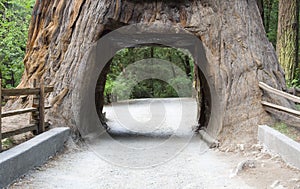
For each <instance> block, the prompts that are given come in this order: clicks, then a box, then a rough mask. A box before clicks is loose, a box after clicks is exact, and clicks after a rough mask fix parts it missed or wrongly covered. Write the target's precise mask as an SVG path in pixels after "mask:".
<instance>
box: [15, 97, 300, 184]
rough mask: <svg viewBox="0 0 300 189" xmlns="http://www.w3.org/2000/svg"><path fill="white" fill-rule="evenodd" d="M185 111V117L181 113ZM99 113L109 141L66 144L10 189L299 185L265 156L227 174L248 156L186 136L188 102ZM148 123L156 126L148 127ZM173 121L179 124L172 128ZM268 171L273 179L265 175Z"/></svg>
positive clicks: (192, 107) (191, 105)
mask: <svg viewBox="0 0 300 189" xmlns="http://www.w3.org/2000/svg"><path fill="white" fill-rule="evenodd" d="M150 104H151V105H150ZM161 105H163V106H164V107H165V113H164V115H165V116H163V118H162V117H160V118H154V117H157V116H155V114H157V113H160V114H161V113H162V112H160V111H159V110H158V108H161ZM119 108H129V112H131V114H132V115H134V116H133V117H132V118H130V119H129V118H128V120H131V121H133V120H135V121H133V122H126V120H127V118H126V116H124V115H123V114H122V115H117V114H118V112H119V111H121V110H120V109H119ZM186 109H188V110H189V114H188V115H187V114H185V113H182V112H183V111H185V110H186ZM179 110H180V111H181V113H180V111H179ZM105 111H106V112H107V117H108V119H109V126H110V127H111V129H110V132H111V133H113V134H112V137H111V138H104V139H103V140H102V141H101V143H99V145H96V146H98V147H92V148H91V146H88V145H84V144H83V145H81V146H80V147H79V146H76V145H72V142H69V145H68V149H67V150H66V152H65V153H63V154H61V155H58V156H57V157H55V158H53V159H52V160H50V161H49V162H48V163H47V164H46V165H44V166H42V167H39V168H37V169H35V170H33V171H31V172H30V173H29V174H28V175H26V176H25V177H24V178H22V179H21V180H19V181H18V182H16V183H14V184H13V185H12V186H11V187H10V188H49V189H50V188H67V189H68V188H70V189H76V188H92V189H94V188H101V189H102V188H197V189H199V188H209V189H211V188H230V189H232V188H233V189H238V188H241V189H247V188H270V186H271V185H272V184H274V183H275V182H277V181H278V182H279V183H277V184H276V183H275V184H274V188H276V187H277V188H278V187H284V186H285V185H284V184H285V183H284V182H286V187H287V188H289V187H292V186H295V187H296V186H297V184H300V183H298V180H297V179H300V174H299V172H298V171H296V170H291V169H289V168H286V167H284V164H282V162H280V160H278V162H277V161H274V158H273V159H272V157H270V156H267V155H262V157H261V158H260V159H259V160H257V162H256V165H255V168H253V169H250V168H249V169H246V170H244V171H242V172H241V173H239V174H238V175H237V176H232V173H233V170H234V169H235V167H236V166H237V164H238V163H239V162H241V161H244V160H247V159H249V158H254V156H251V157H249V156H248V157H245V156H242V155H241V154H233V153H232V154H230V153H222V152H219V151H218V150H209V149H208V148H207V146H206V145H205V144H204V143H203V142H202V141H201V140H200V138H199V136H197V135H194V134H193V132H192V126H193V125H194V124H195V118H196V102H195V101H194V100H193V99H181V101H178V99H177V100H174V99H166V100H163V101H160V102H153V101H148V100H139V101H135V102H131V103H130V104H129V105H128V104H126V103H120V104H115V105H114V106H107V107H105ZM182 115H184V116H182ZM118 116H119V117H118ZM120 116H121V117H120ZM122 116H123V117H122ZM116 117H118V119H116ZM158 117H159V116H158ZM161 118H162V119H161ZM124 119H125V120H124ZM153 119H154V122H155V120H156V121H157V122H156V123H157V124H156V125H151V124H148V123H150V122H151V121H153ZM120 120H123V123H122V122H120ZM128 120H127V121H128ZM178 121H181V123H183V124H182V125H179V126H178V124H177V123H178ZM124 122H125V123H126V124H125V123H124ZM137 122H144V124H137ZM151 123H153V122H151ZM143 125H144V127H142V126H143ZM181 127H182V128H181ZM178 130H179V132H178ZM172 137H173V138H172ZM171 138H172V139H171ZM114 143H116V144H117V145H116V144H114ZM120 146H121V147H120ZM170 148H171V149H170ZM275 160H276V158H275ZM276 165H278V166H276ZM272 171H273V172H274V177H273V176H270V174H271V175H272V174H273V173H272ZM275 171H276V172H277V171H278V172H279V173H275ZM265 174H266V175H265ZM289 179H294V180H293V181H289ZM287 181H289V182H287ZM275 185H277V186H275Z"/></svg>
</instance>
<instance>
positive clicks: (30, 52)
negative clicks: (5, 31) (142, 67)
mask: <svg viewBox="0 0 300 189" xmlns="http://www.w3.org/2000/svg"><path fill="white" fill-rule="evenodd" d="M135 23H145V24H151V23H160V24H161V25H162V26H166V27H167V26H176V27H180V28H182V29H184V30H186V31H188V32H189V33H192V34H193V35H195V36H196V37H197V38H198V39H200V40H201V41H202V43H203V45H204V49H205V53H206V58H207V61H208V62H209V64H208V67H207V70H209V77H208V78H206V80H208V81H210V82H211V83H213V87H214V88H215V89H216V92H217V95H218V96H219V97H220V99H221V102H220V104H222V107H223V109H222V112H221V113H220V115H215V116H219V117H221V118H222V119H220V120H221V121H220V122H221V123H220V124H221V125H222V128H218V129H213V130H211V131H210V132H211V134H212V135H217V136H218V139H219V140H220V141H221V142H223V144H225V143H226V142H228V143H230V142H233V141H238V142H248V141H249V140H255V138H256V130H257V126H258V124H264V123H271V122H272V121H273V119H272V118H271V117H270V116H269V115H268V114H267V113H266V112H265V110H264V109H263V107H262V105H261V103H260V102H261V99H262V92H261V90H260V89H259V86H258V82H259V81H263V82H266V83H267V84H269V85H271V86H273V87H275V88H277V89H284V88H285V80H284V76H283V72H282V70H281V69H280V67H279V64H278V61H277V58H276V54H275V50H274V49H273V47H272V45H271V44H270V43H269V41H268V39H267V37H266V34H265V32H264V28H263V23H262V19H261V17H260V12H259V9H258V7H257V4H256V0H232V1H214V0H190V1H188V0H186V1H164V0H159V1H129V0H99V1H94V0H76V1H75V0H52V1H37V3H36V5H35V7H34V12H33V19H32V21H31V25H30V31H29V39H28V45H27V52H26V57H25V60H24V62H25V68H26V69H25V73H24V76H23V78H22V82H21V84H20V87H25V86H29V85H30V83H31V82H32V79H33V78H40V77H44V78H45V81H46V84H47V85H54V86H55V92H54V93H53V94H51V95H50V96H49V97H48V100H49V101H51V100H52V99H53V98H54V97H55V96H57V95H60V97H61V98H60V99H62V100H61V102H60V103H59V104H56V105H55V108H54V109H52V110H51V112H49V114H48V117H49V119H52V122H53V123H56V124H60V125H61V124H63V125H68V126H72V127H73V128H76V127H77V126H78V117H76V116H75V115H76V111H77V110H73V111H71V110H72V108H73V109H74V107H75V104H76V103H77V102H75V101H74V99H75V97H76V95H77V93H78V91H77V88H78V87H80V85H82V84H81V80H82V79H83V78H80V77H81V73H82V72H84V71H85V69H88V68H89V65H88V64H87V63H86V62H87V61H86V60H87V53H88V50H89V49H90V48H91V47H92V46H93V45H94V44H95V43H96V41H97V40H98V39H99V38H100V36H102V35H103V33H106V32H107V31H112V30H115V29H117V28H119V27H121V26H123V25H128V24H135ZM97 77H98V76H97ZM202 89H205V88H202ZM206 89H207V88H206ZM66 91H67V93H66ZM90 92H91V93H95V91H90ZM203 92H204V93H207V91H203ZM264 98H268V99H269V100H271V101H272V102H274V103H278V104H288V102H287V101H285V100H282V99H277V98H276V97H274V96H272V95H268V96H266V97H264ZM74 103H75V104H74ZM206 104H209V102H207V103H206ZM202 106H203V107H205V104H202ZM211 114H216V112H211ZM205 121H207V120H204V122H205ZM203 124H205V123H203ZM226 138H228V140H226Z"/></svg>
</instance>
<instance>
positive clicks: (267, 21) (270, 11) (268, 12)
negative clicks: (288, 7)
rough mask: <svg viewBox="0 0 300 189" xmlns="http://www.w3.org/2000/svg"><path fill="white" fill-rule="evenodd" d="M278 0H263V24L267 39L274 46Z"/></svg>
mask: <svg viewBox="0 0 300 189" xmlns="http://www.w3.org/2000/svg"><path fill="white" fill-rule="evenodd" d="M278 5H279V0H264V25H265V29H266V33H267V36H268V39H269V41H270V42H271V43H272V44H273V46H274V47H276V41H277V27H278Z"/></svg>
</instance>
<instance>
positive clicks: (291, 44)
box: [276, 0, 299, 81]
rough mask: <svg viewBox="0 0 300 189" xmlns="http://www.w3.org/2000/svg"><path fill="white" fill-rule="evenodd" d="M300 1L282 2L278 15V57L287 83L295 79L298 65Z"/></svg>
mask: <svg viewBox="0 0 300 189" xmlns="http://www.w3.org/2000/svg"><path fill="white" fill-rule="evenodd" d="M298 5H299V0H280V1H279V14H278V33H277V45H276V50H277V56H278V59H279V62H280V64H281V66H282V67H283V69H284V72H285V78H286V80H287V81H292V80H293V79H295V73H296V68H297V64H298V50H299V44H298V35H299V33H298V27H299V6H298Z"/></svg>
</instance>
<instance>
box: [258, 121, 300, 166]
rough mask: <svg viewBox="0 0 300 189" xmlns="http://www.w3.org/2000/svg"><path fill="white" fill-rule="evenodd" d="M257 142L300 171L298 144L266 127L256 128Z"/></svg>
mask: <svg viewBox="0 0 300 189" xmlns="http://www.w3.org/2000/svg"><path fill="white" fill-rule="evenodd" d="M258 140H259V141H260V142H261V143H262V144H263V145H264V146H265V147H266V148H267V149H268V150H270V151H271V152H274V153H276V154H279V155H280V156H281V157H282V159H283V160H284V161H285V162H287V163H288V164H290V165H292V166H295V167H297V168H299V169H300V143H298V142H296V141H294V140H292V139H290V138H289V137H287V136H285V135H283V134H281V133H280V132H278V131H276V130H274V129H272V128H271V127H268V126H266V125H262V126H259V127H258Z"/></svg>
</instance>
